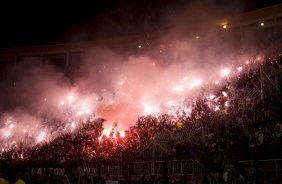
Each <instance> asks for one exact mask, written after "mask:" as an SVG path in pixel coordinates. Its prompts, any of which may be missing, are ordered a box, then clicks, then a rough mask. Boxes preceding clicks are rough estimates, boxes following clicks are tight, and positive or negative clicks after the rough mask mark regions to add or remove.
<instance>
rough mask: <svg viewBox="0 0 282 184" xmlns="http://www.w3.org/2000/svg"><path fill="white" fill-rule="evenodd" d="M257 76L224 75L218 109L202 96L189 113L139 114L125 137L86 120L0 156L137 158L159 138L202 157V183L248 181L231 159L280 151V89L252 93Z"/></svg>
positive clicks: (188, 155)
mask: <svg viewBox="0 0 282 184" xmlns="http://www.w3.org/2000/svg"><path fill="white" fill-rule="evenodd" d="M281 60H282V57H281V56H279V57H277V58H275V59H269V60H268V61H267V62H266V63H265V64H264V66H265V67H272V68H273V70H276V71H278V72H281V69H280V64H281ZM260 75H261V73H260V71H259V70H258V69H255V70H247V71H244V72H242V74H241V75H240V76H239V77H237V78H236V80H234V79H228V82H227V84H226V85H225V86H223V87H221V88H220V89H218V90H217V95H216V96H215V97H214V99H215V98H216V99H217V100H216V103H217V105H218V106H219V107H218V109H217V110H214V109H211V108H210V106H209V104H208V103H209V99H208V97H205V98H200V99H197V100H194V101H193V103H191V104H190V105H191V107H192V110H191V115H190V116H187V115H186V114H185V113H183V112H181V110H179V112H178V113H177V116H175V115H174V116H173V115H170V114H163V115H161V116H159V117H156V116H153V115H150V116H143V117H139V118H138V121H137V122H136V124H135V125H134V126H132V127H130V128H129V129H128V130H126V131H125V135H124V136H121V135H120V134H119V132H116V133H115V132H114V130H113V131H112V132H111V133H110V135H109V136H103V135H102V131H103V119H98V120H95V121H88V122H86V123H84V124H82V125H81V126H82V127H81V128H80V129H79V131H76V132H74V133H67V134H63V135H61V136H59V137H58V138H56V139H55V140H53V141H51V142H49V143H41V144H38V145H36V146H34V147H32V148H26V147H24V145H20V146H19V147H17V148H14V149H10V150H8V151H5V152H3V153H1V157H0V159H1V161H2V162H5V163H8V164H9V163H15V162H26V163H60V164H67V163H70V162H80V161H85V162H109V161H112V162H121V161H123V162H132V161H134V160H138V154H137V153H139V151H140V150H143V149H145V148H146V147H147V146H148V145H150V144H151V143H152V141H154V140H157V141H159V142H163V143H164V144H165V145H166V147H165V149H167V153H168V157H169V158H171V159H196V160H199V161H201V162H202V163H203V164H204V166H205V168H206V173H207V174H206V175H205V177H204V179H203V180H204V181H205V180H208V181H211V180H213V181H217V182H218V181H219V180H223V181H226V182H227V180H228V178H232V177H233V178H234V177H237V179H238V181H239V180H240V179H242V178H244V179H245V180H246V178H247V176H248V174H246V173H244V172H243V171H242V170H240V167H239V166H238V165H237V164H236V162H234V161H237V160H244V159H250V160H258V159H269V158H279V157H280V156H281V153H282V150H281V148H282V146H281V145H282V121H281V120H282V118H281V113H279V111H280V109H282V98H281V97H282V96H281V92H280V91H279V89H277V88H275V87H274V86H272V88H269V89H267V90H266V89H263V91H262V89H260V90H261V91H260V93H259V92H258V93H255V91H257V89H256V85H259V84H258V83H259V82H261V81H260V80H262V78H261V76H260ZM279 75H280V74H279ZM224 92H228V94H229V96H226V95H225V94H224ZM261 93H263V94H261ZM250 95H252V96H250ZM227 102H228V106H227V105H226V104H227ZM156 159H158V157H156Z"/></svg>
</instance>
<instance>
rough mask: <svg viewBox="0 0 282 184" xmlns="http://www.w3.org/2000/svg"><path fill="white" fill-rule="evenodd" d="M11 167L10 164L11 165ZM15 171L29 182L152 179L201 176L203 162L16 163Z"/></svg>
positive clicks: (95, 181) (66, 182)
mask: <svg viewBox="0 0 282 184" xmlns="http://www.w3.org/2000/svg"><path fill="white" fill-rule="evenodd" d="M10 169H11V168H10ZM11 170H12V171H14V172H15V173H14V174H15V175H18V176H21V177H22V178H23V179H24V180H25V181H26V182H27V183H48V182H49V183H50V182H51V183H52V182H53V183H54V182H55V183H56V182H57V183H58V182H61V183H64V184H72V183H75V184H86V183H104V182H106V181H120V182H122V183H130V182H131V181H132V182H134V181H136V180H138V179H140V178H142V179H144V180H148V181H150V180H152V178H154V179H156V178H158V179H159V178H162V177H163V176H168V177H177V176H202V175H203V174H204V166H203V165H202V164H201V163H200V162H199V161H197V160H190V159H189V160H170V161H144V162H133V163H124V164H115V163H112V164H111V163H107V164H101V163H100V164H97V163H84V164H80V165H71V164H66V165H60V164H59V165H57V166H56V165H52V166H39V165H34V166H32V165H23V164H21V165H20V166H19V165H17V164H14V165H13V168H12V169H11Z"/></svg>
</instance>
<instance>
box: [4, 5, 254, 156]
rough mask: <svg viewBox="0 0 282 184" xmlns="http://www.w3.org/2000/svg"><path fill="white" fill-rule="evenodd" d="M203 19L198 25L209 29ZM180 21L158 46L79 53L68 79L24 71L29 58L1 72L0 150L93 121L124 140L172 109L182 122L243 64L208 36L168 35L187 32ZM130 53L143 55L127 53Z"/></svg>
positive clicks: (50, 69)
mask: <svg viewBox="0 0 282 184" xmlns="http://www.w3.org/2000/svg"><path fill="white" fill-rule="evenodd" d="M196 7H202V6H199V5H197V6H196ZM205 7H206V6H205ZM191 9H193V8H191ZM194 9H195V8H194ZM211 9H213V7H212V8H211ZM185 12H187V11H185ZM191 13H192V12H191ZM208 15H209V16H210V15H211V13H210V12H209V13H208ZM209 16H207V17H209ZM188 17H193V16H188ZM205 18H206V16H204V17H201V19H200V21H202V22H209V21H207V20H203V19H205ZM173 21H174V20H173ZM179 21H180V23H177V24H179V25H182V26H185V25H186V28H185V29H184V30H182V31H179V30H173V33H169V35H173V36H172V37H169V38H167V37H166V38H165V39H164V40H166V43H165V44H163V45H164V47H159V46H158V45H155V46H152V47H150V43H149V42H148V43H146V44H141V43H140V44H137V45H135V46H134V45H133V46H132V47H133V48H129V49H128V50H124V51H123V52H124V54H117V52H116V51H115V50H111V49H106V48H104V47H103V48H93V49H91V50H88V51H86V53H85V55H84V57H83V58H82V60H81V61H79V64H78V65H79V67H78V68H75V70H76V75H75V76H74V77H73V78H72V79H71V80H70V78H69V77H66V76H65V72H62V69H61V70H60V69H58V68H57V67H55V66H53V65H52V64H50V63H48V62H47V64H45V65H43V66H37V65H38V64H37V65H33V64H28V63H29V61H35V62H36V59H34V58H26V60H25V61H22V62H21V63H19V64H18V65H17V67H16V70H12V69H7V74H8V76H9V77H7V80H5V81H1V83H0V88H1V97H0V104H2V105H1V106H0V112H1V118H0V121H1V122H0V129H1V130H0V131H1V136H0V148H1V149H2V151H4V150H6V149H9V148H10V147H12V146H19V145H18V143H23V144H26V145H34V144H36V143H40V142H43V141H50V140H52V139H53V138H55V137H56V136H59V135H61V134H62V133H65V132H74V131H76V130H77V129H78V127H79V126H80V124H81V123H83V122H86V121H87V120H89V119H90V120H92V119H95V118H103V119H105V122H104V128H105V129H104V134H109V132H110V130H111V129H112V128H113V127H115V128H116V129H117V130H119V131H121V134H123V133H122V131H124V130H125V129H127V128H128V127H129V126H130V125H134V123H135V122H136V120H137V118H138V116H143V115H149V114H152V115H155V116H157V115H159V114H162V113H172V114H173V109H178V108H183V110H184V111H185V112H186V114H187V115H189V114H190V113H191V108H190V107H189V106H185V105H183V103H184V101H185V100H186V99H189V98H194V97H199V96H203V97H205V96H208V98H209V99H210V100H214V99H215V96H214V95H213V94H212V92H213V89H214V86H220V85H222V84H223V83H224V82H226V79H227V78H228V77H229V76H230V75H232V76H234V75H238V74H239V73H240V72H241V71H242V70H244V69H245V68H244V67H245V66H246V65H248V64H249V63H248V64H246V63H245V62H246V60H247V59H248V58H247V57H245V56H239V55H237V54H236V53H235V52H234V50H233V49H232V48H229V47H228V46H227V45H226V44H224V42H223V41H222V40H220V39H218V38H215V36H214V34H213V33H211V32H212V31H211V32H207V33H206V34H205V35H201V34H200V33H203V32H202V31H198V32H197V33H192V34H191V31H190V32H189V35H192V36H190V37H188V38H187V37H186V38H185V37H183V36H179V35H177V36H175V35H176V33H177V34H178V33H179V34H180V35H181V34H182V32H183V31H184V32H185V30H186V29H187V27H188V28H190V26H191V25H188V26H187V24H184V23H183V22H184V21H185V22H189V20H187V19H186V17H185V19H183V18H182V19H179ZM182 21H183V22H182ZM190 22H191V23H195V22H196V20H193V21H190ZM198 25H199V24H198ZM175 27H177V26H175ZM196 27H198V26H196ZM203 27H205V26H200V28H201V29H203V30H205V28H203ZM189 30H190V29H189ZM191 30H194V29H191ZM198 33H199V34H198ZM209 38H212V39H209ZM171 40H173V41H171ZM178 40H180V41H178ZM160 42H162V41H160ZM119 44H123V43H119ZM146 48H147V50H146ZM130 49H131V50H130ZM143 49H144V50H146V51H143ZM136 50H138V51H141V53H142V54H131V53H134V52H136ZM38 62H39V61H38ZM33 63H34V62H33ZM248 66H249V65H248ZM223 95H224V96H228V93H224V94H223ZM226 106H228V103H226ZM212 108H214V110H216V111H217V110H218V109H219V107H218V106H213V107H212Z"/></svg>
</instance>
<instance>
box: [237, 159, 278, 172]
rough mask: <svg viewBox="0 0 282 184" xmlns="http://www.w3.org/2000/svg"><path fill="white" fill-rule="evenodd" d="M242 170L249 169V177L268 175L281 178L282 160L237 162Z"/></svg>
mask: <svg viewBox="0 0 282 184" xmlns="http://www.w3.org/2000/svg"><path fill="white" fill-rule="evenodd" d="M239 164H240V166H241V167H242V168H243V169H250V175H251V176H254V175H255V174H256V173H255V172H257V174H258V173H259V174H269V175H275V176H282V159H268V160H244V161H239Z"/></svg>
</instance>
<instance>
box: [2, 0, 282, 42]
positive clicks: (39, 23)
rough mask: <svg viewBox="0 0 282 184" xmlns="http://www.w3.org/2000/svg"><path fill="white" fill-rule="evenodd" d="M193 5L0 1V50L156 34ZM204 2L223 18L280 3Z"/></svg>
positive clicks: (175, 1)
mask: <svg viewBox="0 0 282 184" xmlns="http://www.w3.org/2000/svg"><path fill="white" fill-rule="evenodd" d="M193 1H195V0H134V1H133V0H97V1H96V0H95V1H89V2H87V1H84V2H78V1H76V2H72V1H69V2H60V3H58V2H59V1H56V2H52V1H45V3H44V2H42V1H37V2H32V3H26V2H27V1H19V2H18V3H14V2H11V3H10V4H7V3H5V4H4V3H3V2H1V4H0V22H1V26H0V27H1V30H0V47H15V46H29V45H40V44H52V43H64V42H75V41H85V40H91V39H94V38H95V37H108V36H125V35H132V34H142V33H144V32H154V31H156V29H162V27H165V25H166V21H167V20H168V17H173V16H174V15H176V14H177V12H180V11H184V10H185V9H184V8H185V7H186V6H189V4H191V3H193ZM202 1H203V4H202V6H210V5H213V6H216V7H218V8H219V10H222V14H221V15H222V16H231V15H232V14H238V13H242V12H247V11H251V10H254V9H258V8H262V7H266V6H270V5H273V4H277V3H280V1H281V0H231V1H226V0H202ZM205 2H208V3H205ZM193 11H196V10H193ZM195 16H197V11H196V12H195Z"/></svg>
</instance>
